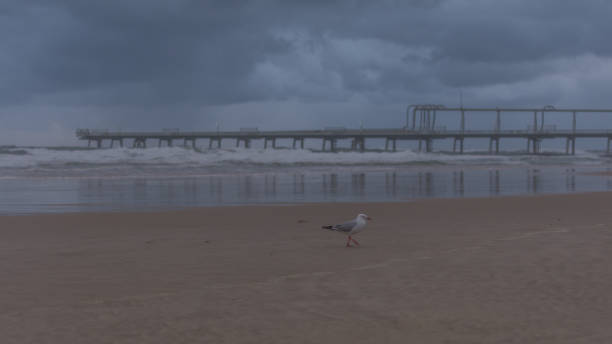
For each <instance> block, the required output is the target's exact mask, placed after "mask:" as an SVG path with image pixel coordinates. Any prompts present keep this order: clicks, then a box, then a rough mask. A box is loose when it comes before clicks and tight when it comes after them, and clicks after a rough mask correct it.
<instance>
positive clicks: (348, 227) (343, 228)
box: [334, 221, 357, 232]
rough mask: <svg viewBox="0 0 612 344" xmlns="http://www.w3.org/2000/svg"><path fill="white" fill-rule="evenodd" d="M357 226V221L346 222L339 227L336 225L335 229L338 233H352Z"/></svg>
mask: <svg viewBox="0 0 612 344" xmlns="http://www.w3.org/2000/svg"><path fill="white" fill-rule="evenodd" d="M355 226H357V221H350V222H345V223H342V224H339V225H335V226H334V229H335V230H337V231H338V232H350V231H352V230H353V228H355Z"/></svg>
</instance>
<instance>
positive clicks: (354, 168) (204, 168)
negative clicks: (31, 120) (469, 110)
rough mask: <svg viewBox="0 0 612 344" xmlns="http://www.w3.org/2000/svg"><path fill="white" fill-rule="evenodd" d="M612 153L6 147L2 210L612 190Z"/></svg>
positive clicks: (1, 151) (2, 150)
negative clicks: (490, 153) (611, 173)
mask: <svg viewBox="0 0 612 344" xmlns="http://www.w3.org/2000/svg"><path fill="white" fill-rule="evenodd" d="M611 168H612V159H611V158H610V157H608V156H606V155H604V154H603V152H595V151H579V152H577V154H576V155H575V156H567V155H563V154H560V153H554V152H553V153H549V154H544V155H537V156H534V155H523V154H518V153H514V154H504V155H489V154H485V153H482V152H468V153H467V154H463V155H456V154H449V153H418V152H414V151H412V150H402V151H398V152H384V151H368V152H364V153H359V152H349V151H344V152H336V153H331V152H315V151H311V150H291V149H275V150H272V149H268V150H264V149H222V150H198V149H196V150H194V149H189V148H183V147H163V148H147V149H132V148H115V149H86V148H77V147H15V146H5V147H0V214H32V213H50V212H51V213H52V212H83V211H150V210H163V209H180V208H185V207H199V206H219V205H230V206H231V205H252V204H295V203H309V202H397V201H411V200H414V199H420V198H432V197H438V198H439V197H444V198H447V197H492V196H507V195H526V194H554V193H573V192H593V191H607V190H611V189H612V177H610V176H608V171H609V170H610V169H611Z"/></svg>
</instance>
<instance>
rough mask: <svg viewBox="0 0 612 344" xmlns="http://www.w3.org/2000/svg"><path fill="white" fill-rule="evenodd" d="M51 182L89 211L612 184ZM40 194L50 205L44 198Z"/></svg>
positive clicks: (592, 180)
mask: <svg viewBox="0 0 612 344" xmlns="http://www.w3.org/2000/svg"><path fill="white" fill-rule="evenodd" d="M51 182H52V181H47V185H46V186H45V187H46V188H47V189H46V190H47V191H48V190H52V191H53V192H54V195H55V196H56V197H63V200H65V202H64V203H74V204H85V205H88V207H87V209H89V210H91V209H92V208H91V205H92V204H93V205H99V206H100V207H102V208H104V207H106V208H108V207H111V208H117V209H124V208H125V207H127V208H130V207H132V208H133V207H136V208H138V207H144V208H151V207H184V206H203V205H204V206H210V205H228V204H245V203H247V204H248V203H279V202H281V203H285V202H289V203H291V202H328V201H337V202H354V201H400V200H410V199H415V198H429V197H483V196H485V197H486V196H497V195H518V194H532V193H566V192H585V191H602V190H612V177H611V176H589V175H586V174H584V173H583V171H581V170H580V169H578V171H577V170H576V169H575V168H567V167H564V168H552V167H551V168H547V167H543V168H529V169H525V168H503V169H496V168H488V169H463V168H457V169H449V168H444V169H443V168H439V169H436V168H431V169H429V170H417V169H405V170H402V169H397V170H393V171H369V172H368V171H366V172H362V171H360V172H358V173H355V172H347V173H339V172H329V173H320V172H318V173H316V172H311V173H268V174H257V175H247V174H245V175H215V176H207V177H190V178H137V179H112V178H110V179H103V178H102V179H95V178H94V179H80V180H69V179H66V180H62V182H61V185H60V183H59V182H57V183H58V185H55V184H50V183H51ZM71 183H73V184H71ZM41 189H42V187H41ZM33 192H34V191H33ZM41 192H42V191H41ZM58 195H59V196H58ZM39 199H43V200H44V201H46V202H48V203H51V200H46V199H45V198H44V197H40V198H39ZM53 201H54V202H56V203H60V202H61V200H60V201H57V200H53ZM41 203H42V202H41Z"/></svg>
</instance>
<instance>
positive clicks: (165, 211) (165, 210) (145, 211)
mask: <svg viewBox="0 0 612 344" xmlns="http://www.w3.org/2000/svg"><path fill="white" fill-rule="evenodd" d="M608 193H609V194H610V195H612V191H609V190H605V191H585V192H571V193H568V192H559V193H538V194H533V193H531V194H519V195H491V196H463V197H423V198H414V199H410V200H398V201H380V202H378V201H375V202H371V201H363V202H359V201H354V202H342V201H340V202H333V201H330V202H316V201H314V202H299V203H298V202H295V203H291V202H283V203H281V202H279V203H250V204H223V205H210V206H207V205H203V206H188V207H177V208H162V209H154V208H151V209H143V210H134V209H130V210H96V211H66V212H32V213H25V212H24V213H15V214H9V213H6V214H2V213H0V219H1V218H3V217H24V216H26V217H27V216H54V215H74V216H76V215H101V214H130V215H144V214H151V213H160V214H175V213H178V212H194V211H200V210H205V209H218V208H220V209H223V208H228V209H237V208H238V209H239V208H253V207H262V208H270V207H300V206H310V207H317V206H320V207H325V206H354V207H356V208H359V207H360V205H397V204H404V203H405V204H413V203H418V202H427V201H451V200H455V201H461V200H482V199H490V200H495V199H506V198H509V199H521V198H548V197H563V196H578V195H598V194H608ZM64 206H83V207H96V206H98V205H96V204H87V203H84V204H81V203H67V204H56V205H52V206H50V207H64Z"/></svg>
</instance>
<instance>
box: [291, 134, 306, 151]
mask: <svg viewBox="0 0 612 344" xmlns="http://www.w3.org/2000/svg"><path fill="white" fill-rule="evenodd" d="M298 142H300V149H304V138H303V137H294V138H293V149H296V147H297V143H298Z"/></svg>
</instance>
